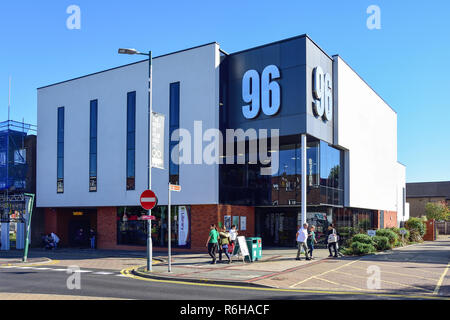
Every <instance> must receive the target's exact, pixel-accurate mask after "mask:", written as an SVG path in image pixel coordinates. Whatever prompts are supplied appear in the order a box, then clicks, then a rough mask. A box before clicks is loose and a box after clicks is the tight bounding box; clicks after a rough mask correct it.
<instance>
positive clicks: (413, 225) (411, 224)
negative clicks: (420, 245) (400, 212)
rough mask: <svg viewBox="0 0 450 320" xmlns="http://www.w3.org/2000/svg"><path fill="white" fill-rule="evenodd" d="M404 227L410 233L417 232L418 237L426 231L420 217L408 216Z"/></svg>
mask: <svg viewBox="0 0 450 320" xmlns="http://www.w3.org/2000/svg"><path fill="white" fill-rule="evenodd" d="M405 227H406V229H408V230H409V232H410V233H412V232H413V231H415V233H418V234H419V236H420V237H423V236H424V235H425V232H426V230H425V224H424V223H423V220H422V219H420V218H410V219H409V220H408V221H406V223H405Z"/></svg>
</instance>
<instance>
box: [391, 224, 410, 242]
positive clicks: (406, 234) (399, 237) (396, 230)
mask: <svg viewBox="0 0 450 320" xmlns="http://www.w3.org/2000/svg"><path fill="white" fill-rule="evenodd" d="M391 230H392V231H394V232H395V233H396V234H397V236H398V242H399V243H402V233H401V231H402V230H404V231H406V233H405V234H404V236H403V237H404V239H405V240H404V241H403V244H404V243H406V242H408V241H409V230H408V229H406V228H395V227H394V228H391Z"/></svg>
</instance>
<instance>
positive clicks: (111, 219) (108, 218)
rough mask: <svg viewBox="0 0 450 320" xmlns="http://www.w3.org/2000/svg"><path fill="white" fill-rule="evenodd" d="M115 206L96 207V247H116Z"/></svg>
mask: <svg viewBox="0 0 450 320" xmlns="http://www.w3.org/2000/svg"><path fill="white" fill-rule="evenodd" d="M116 217H117V208H116V207H102V208H98V209H97V247H98V248H99V249H115V248H116V247H117V221H116Z"/></svg>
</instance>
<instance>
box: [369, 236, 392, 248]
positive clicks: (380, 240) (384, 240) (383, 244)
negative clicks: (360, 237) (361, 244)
mask: <svg viewBox="0 0 450 320" xmlns="http://www.w3.org/2000/svg"><path fill="white" fill-rule="evenodd" d="M372 240H373V242H374V244H375V248H377V250H382V251H384V250H390V249H392V245H391V243H390V241H389V238H388V237H385V236H378V235H377V236H375V237H373V238H372Z"/></svg>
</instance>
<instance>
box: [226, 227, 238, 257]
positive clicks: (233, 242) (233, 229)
mask: <svg viewBox="0 0 450 320" xmlns="http://www.w3.org/2000/svg"><path fill="white" fill-rule="evenodd" d="M237 237H238V232H237V230H236V225H235V224H233V225H232V226H231V229H230V245H229V250H228V252H230V253H231V254H232V255H233V253H234V247H235V246H236V239H237Z"/></svg>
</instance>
